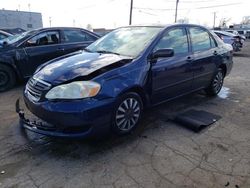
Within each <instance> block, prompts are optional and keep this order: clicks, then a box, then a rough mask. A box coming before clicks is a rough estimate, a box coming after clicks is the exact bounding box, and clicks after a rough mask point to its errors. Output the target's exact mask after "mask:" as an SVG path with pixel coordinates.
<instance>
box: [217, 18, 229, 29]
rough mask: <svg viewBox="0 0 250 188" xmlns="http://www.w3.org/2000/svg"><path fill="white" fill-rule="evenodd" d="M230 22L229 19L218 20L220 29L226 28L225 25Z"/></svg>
mask: <svg viewBox="0 0 250 188" xmlns="http://www.w3.org/2000/svg"><path fill="white" fill-rule="evenodd" d="M230 20H231V18H221V19H220V25H219V26H220V27H227V23H228V22H229V21H230Z"/></svg>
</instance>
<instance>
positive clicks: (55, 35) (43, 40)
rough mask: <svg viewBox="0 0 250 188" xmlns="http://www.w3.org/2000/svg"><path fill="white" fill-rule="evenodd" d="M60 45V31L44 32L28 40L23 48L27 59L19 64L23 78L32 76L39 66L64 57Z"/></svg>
mask: <svg viewBox="0 0 250 188" xmlns="http://www.w3.org/2000/svg"><path fill="white" fill-rule="evenodd" d="M60 45H61V44H60V35H59V31H48V32H42V33H40V34H38V35H36V36H34V37H32V38H30V39H29V40H27V41H26V42H25V43H24V44H23V46H22V47H23V50H24V52H25V53H26V58H25V59H23V60H22V61H20V62H19V67H20V70H21V71H22V73H23V76H24V77H28V76H31V75H32V74H33V73H34V72H35V70H36V68H37V67H38V66H39V65H41V64H43V63H45V62H47V61H49V60H51V59H54V58H56V57H59V56H61V55H63V51H62V50H61V49H60Z"/></svg>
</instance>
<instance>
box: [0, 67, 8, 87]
mask: <svg viewBox="0 0 250 188" xmlns="http://www.w3.org/2000/svg"><path fill="white" fill-rule="evenodd" d="M8 80H9V77H8V75H7V74H6V73H5V72H3V71H0V86H4V85H6V83H7V82H8Z"/></svg>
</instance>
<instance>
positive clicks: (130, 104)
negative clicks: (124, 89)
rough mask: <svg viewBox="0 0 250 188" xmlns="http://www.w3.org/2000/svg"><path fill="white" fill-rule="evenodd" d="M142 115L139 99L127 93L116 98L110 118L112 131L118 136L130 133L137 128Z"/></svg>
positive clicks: (134, 94)
mask: <svg viewBox="0 0 250 188" xmlns="http://www.w3.org/2000/svg"><path fill="white" fill-rule="evenodd" d="M142 113H143V103H142V100H141V97H140V96H139V95H138V94H137V93H134V92H129V93H126V94H124V95H122V96H121V97H119V98H118V100H117V102H116V104H115V107H114V112H113V116H112V131H113V132H114V133H116V134H118V135H123V134H127V133H129V132H131V131H132V130H133V129H135V128H136V127H137V125H138V124H139V121H140V119H141V116H142Z"/></svg>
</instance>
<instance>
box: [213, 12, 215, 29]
mask: <svg viewBox="0 0 250 188" xmlns="http://www.w3.org/2000/svg"><path fill="white" fill-rule="evenodd" d="M215 20H216V12H214V24H213V28H215Z"/></svg>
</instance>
